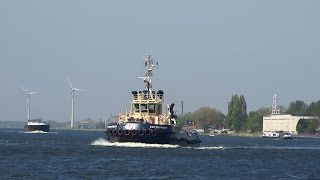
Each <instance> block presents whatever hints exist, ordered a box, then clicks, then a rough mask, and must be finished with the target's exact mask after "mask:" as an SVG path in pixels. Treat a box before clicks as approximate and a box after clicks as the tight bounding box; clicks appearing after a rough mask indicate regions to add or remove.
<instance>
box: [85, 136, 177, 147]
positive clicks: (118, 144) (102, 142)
mask: <svg viewBox="0 0 320 180" xmlns="http://www.w3.org/2000/svg"><path fill="white" fill-rule="evenodd" d="M91 145H93V146H107V147H132V148H178V147H179V145H171V144H146V143H133V142H114V143H111V142H109V141H107V140H105V139H103V138H99V139H97V140H95V141H93V142H92V143H91Z"/></svg>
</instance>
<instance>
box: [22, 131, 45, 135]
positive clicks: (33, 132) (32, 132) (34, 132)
mask: <svg viewBox="0 0 320 180" xmlns="http://www.w3.org/2000/svg"><path fill="white" fill-rule="evenodd" d="M23 133H25V134H47V133H48V132H44V131H25V132H23Z"/></svg>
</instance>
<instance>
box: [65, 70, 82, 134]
mask: <svg viewBox="0 0 320 180" xmlns="http://www.w3.org/2000/svg"><path fill="white" fill-rule="evenodd" d="M67 79H68V82H69V85H70V88H71V128H72V129H73V128H74V92H75V91H85V90H83V89H78V88H74V87H73V86H72V84H71V81H70V79H69V77H68V76H67Z"/></svg>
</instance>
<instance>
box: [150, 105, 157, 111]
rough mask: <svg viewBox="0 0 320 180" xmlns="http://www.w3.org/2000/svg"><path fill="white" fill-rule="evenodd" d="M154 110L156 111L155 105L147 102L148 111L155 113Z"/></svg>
mask: <svg viewBox="0 0 320 180" xmlns="http://www.w3.org/2000/svg"><path fill="white" fill-rule="evenodd" d="M155 112H156V105H155V104H149V113H155Z"/></svg>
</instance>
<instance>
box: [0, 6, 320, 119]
mask: <svg viewBox="0 0 320 180" xmlns="http://www.w3.org/2000/svg"><path fill="white" fill-rule="evenodd" d="M319 8H320V1H317V0H313V1H310V0H309V1H308V0H304V1H300V0H282V1H278V0H271V1H260V0H242V1H238V0H226V1H216V0H201V1H192V0H176V1H172V0H162V1H150V0H137V1H130V0H118V1H104V0H94V1H84V0H68V1H64V0H56V1H48V0H28V1H19V0H2V1H0V84H1V88H0V121H24V120H26V117H27V95H26V93H25V92H24V91H22V90H21V87H24V88H25V89H27V90H28V91H40V92H39V93H37V94H33V95H32V96H31V117H42V118H43V119H44V120H55V121H61V122H65V121H70V116H71V94H70V87H69V84H68V81H67V76H68V77H69V78H70V80H71V82H72V84H73V86H74V87H76V88H81V89H85V90H86V91H81V92H80V91H79V92H76V93H75V120H76V121H77V120H81V119H86V118H91V119H96V120H99V119H100V118H102V119H103V118H104V117H105V116H108V117H109V116H110V115H111V114H112V115H117V114H119V113H123V112H125V110H127V109H129V108H130V101H131V98H132V96H131V91H133V90H141V89H143V88H144V85H143V82H141V79H138V78H137V77H139V76H143V75H144V68H143V63H144V59H145V57H146V56H147V55H148V54H151V55H152V56H153V57H155V58H156V60H157V61H158V62H159V66H158V68H157V69H155V70H154V79H153V82H154V89H156V90H159V89H162V90H163V91H164V93H165V94H164V95H165V104H170V103H172V102H173V103H175V104H176V106H175V108H176V109H175V110H176V111H177V112H178V114H179V113H181V101H183V102H184V112H193V111H196V110H197V109H199V108H201V107H211V108H215V109H218V110H220V111H221V112H223V113H226V112H227V102H228V101H230V99H231V96H232V95H233V94H238V95H244V96H245V99H246V102H247V106H248V111H253V110H257V109H259V108H260V107H269V106H271V104H272V97H273V95H274V94H277V96H278V104H280V105H283V106H286V107H287V106H288V105H289V103H290V102H292V101H296V100H303V101H305V102H306V103H311V102H313V101H318V100H320V93H319V92H320V91H319V89H320V83H319V77H320V75H319V67H320V44H319V43H320V33H319V32H320V23H319V17H320V11H319Z"/></svg>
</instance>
